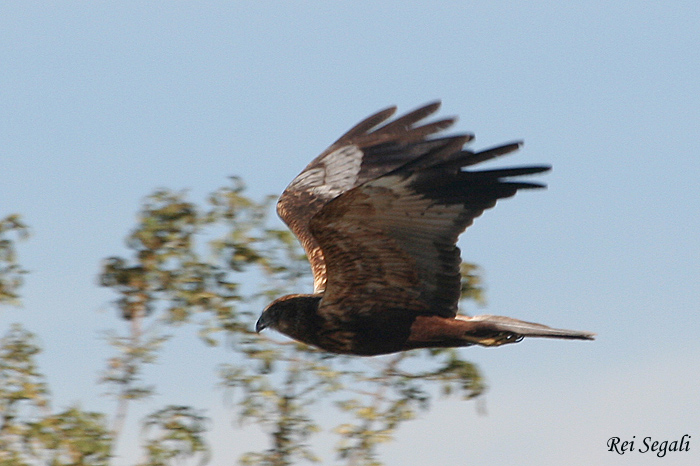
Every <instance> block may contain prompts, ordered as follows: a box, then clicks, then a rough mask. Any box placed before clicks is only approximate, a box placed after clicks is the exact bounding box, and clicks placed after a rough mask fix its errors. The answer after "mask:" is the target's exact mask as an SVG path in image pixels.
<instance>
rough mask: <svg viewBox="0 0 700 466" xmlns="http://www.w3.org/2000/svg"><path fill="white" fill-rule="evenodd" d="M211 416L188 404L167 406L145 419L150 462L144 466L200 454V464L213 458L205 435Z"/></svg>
mask: <svg viewBox="0 0 700 466" xmlns="http://www.w3.org/2000/svg"><path fill="white" fill-rule="evenodd" d="M206 422H207V418H206V417H205V416H203V415H202V414H201V413H200V412H198V411H196V410H194V409H192V408H190V407H188V406H166V407H165V408H163V409H160V410H158V411H156V412H155V413H153V414H151V415H150V416H148V417H147V418H146V420H145V421H144V432H145V434H146V442H145V444H144V448H145V450H146V455H147V458H148V461H147V462H145V463H143V464H142V465H141V466H166V465H168V464H172V463H173V462H181V461H183V460H186V459H189V458H193V457H195V456H197V455H199V456H200V464H206V462H207V461H208V460H209V449H208V448H207V446H206V445H205V443H204V439H203V438H202V434H203V433H204V432H206Z"/></svg>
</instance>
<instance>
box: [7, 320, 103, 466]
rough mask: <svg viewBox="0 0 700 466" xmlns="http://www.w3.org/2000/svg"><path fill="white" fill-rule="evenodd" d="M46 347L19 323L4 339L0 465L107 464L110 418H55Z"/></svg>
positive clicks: (67, 414) (76, 413)
mask: <svg viewBox="0 0 700 466" xmlns="http://www.w3.org/2000/svg"><path fill="white" fill-rule="evenodd" d="M39 352H40V349H39V347H38V346H37V344H36V341H35V337H34V335H33V334H31V333H30V332H28V331H27V330H25V329H23V328H22V327H21V326H19V325H13V327H12V328H11V329H10V331H9V332H8V333H7V334H6V335H5V336H4V337H3V338H2V339H0V465H3V466H10V465H11V466H24V465H30V464H37V462H39V463H41V464H49V465H52V466H60V465H95V466H98V465H100V466H103V465H107V464H108V461H109V457H110V448H111V438H110V436H109V434H108V431H107V428H106V426H105V422H104V415H102V414H99V413H90V412H84V411H82V410H80V409H79V408H76V407H74V408H70V409H68V410H65V411H63V412H61V413H58V414H51V411H50V407H49V399H48V395H49V393H48V389H47V387H46V382H45V381H44V377H43V376H42V374H41V373H39V371H38V368H37V366H36V361H35V357H36V355H37V354H39Z"/></svg>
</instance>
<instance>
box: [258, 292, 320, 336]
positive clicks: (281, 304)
mask: <svg viewBox="0 0 700 466" xmlns="http://www.w3.org/2000/svg"><path fill="white" fill-rule="evenodd" d="M320 301H321V297H320V296H315V295H289V296H283V297H281V298H279V299H276V300H274V301H273V302H271V303H270V304H269V305H268V306H267V307H266V308H265V310H264V311H263V312H262V314H260V318H258V321H257V322H256V324H255V331H256V332H258V333H260V332H261V331H262V330H264V329H266V328H268V327H269V328H272V329H275V330H277V331H278V332H280V333H284V334H285V335H287V336H290V337H292V338H294V339H297V340H301V341H308V340H309V336H308V335H311V333H310V332H311V331H312V330H313V329H312V325H313V324H314V323H315V322H316V321H317V319H318V314H317V312H316V311H317V310H318V304H319V302H320Z"/></svg>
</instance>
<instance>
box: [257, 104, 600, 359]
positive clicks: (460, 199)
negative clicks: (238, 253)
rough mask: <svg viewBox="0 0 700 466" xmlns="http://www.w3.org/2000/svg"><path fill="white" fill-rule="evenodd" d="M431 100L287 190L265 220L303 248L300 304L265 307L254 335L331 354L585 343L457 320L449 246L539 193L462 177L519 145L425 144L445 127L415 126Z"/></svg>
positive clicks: (385, 115)
mask: <svg viewBox="0 0 700 466" xmlns="http://www.w3.org/2000/svg"><path fill="white" fill-rule="evenodd" d="M439 106H440V103H439V102H434V103H431V104H429V105H425V106H423V107H421V108H418V109H416V110H414V111H412V112H410V113H408V114H406V115H403V116H401V117H399V118H396V119H394V120H393V121H388V120H389V119H390V118H391V116H392V115H393V114H394V112H395V111H396V108H395V107H390V108H387V109H385V110H382V111H380V112H378V113H376V114H374V115H372V116H370V117H368V118H366V119H364V120H363V121H361V122H360V123H358V124H357V125H355V126H354V127H353V128H352V129H350V130H349V131H348V132H347V133H345V134H344V135H343V136H341V137H340V139H338V140H337V141H336V142H335V143H333V144H332V145H331V146H330V147H329V148H328V149H326V150H325V151H324V152H323V153H322V154H321V155H319V156H318V157H317V158H315V159H314V160H313V161H312V162H311V163H310V164H309V165H308V166H307V167H306V168H305V169H304V170H303V171H302V172H301V173H300V174H299V176H297V177H296V178H294V180H293V181H292V182H291V184H290V185H289V186H288V187H287V189H286V190H285V191H284V193H283V194H282V196H281V197H280V199H279V201H278V203H277V213H278V214H279V216H280V217H281V218H282V220H284V222H285V223H286V224H287V225H288V226H289V228H290V229H291V230H292V231H293V232H294V234H295V235H296V236H297V238H298V239H299V241H300V242H301V244H302V245H303V247H304V250H305V251H306V254H307V256H308V258H309V261H310V263H311V268H312V271H313V276H314V292H313V293H312V294H292V295H288V296H284V297H281V298H279V299H277V300H275V301H274V302H272V303H271V304H270V305H269V306H267V308H266V309H265V310H264V311H263V313H262V315H261V316H260V318H259V319H258V321H257V324H256V331H257V332H260V331H261V330H263V329H264V328H266V327H270V328H273V329H275V330H277V331H279V332H281V333H283V334H285V335H287V336H289V337H291V338H293V339H295V340H298V341H301V342H303V343H306V344H308V345H312V346H315V347H317V348H321V349H323V350H325V351H328V352H332V353H341V354H352V355H361V356H372V355H379V354H387V353H395V352H399V351H406V350H411V349H414V348H443V347H461V346H470V345H482V346H500V345H503V344H507V343H515V342H518V341H520V340H522V339H523V337H545V338H565V339H579V340H591V339H593V335H594V334H592V333H588V332H580V331H573V330H562V329H555V328H550V327H548V326H546V325H541V324H535V323H531V322H524V321H520V320H516V319H512V318H510V317H502V316H493V315H480V316H475V317H468V316H465V315H460V314H457V310H458V309H457V305H458V301H459V299H460V290H461V276H460V262H461V258H460V251H459V248H458V247H457V245H456V243H457V238H458V236H459V235H460V234H461V233H462V232H463V231H464V230H465V229H466V228H467V227H468V226H469V225H471V224H472V222H473V220H474V219H475V218H476V217H478V216H479V215H481V213H482V212H483V211H484V210H486V209H489V208H491V207H493V206H494V205H495V204H496V201H498V200H499V199H503V198H506V197H511V196H513V195H514V194H515V193H516V192H517V191H518V190H520V189H532V188H542V187H544V185H542V184H539V183H533V182H527V181H522V180H521V179H520V178H515V179H513V178H514V177H520V176H522V175H531V174H535V173H541V172H545V171H547V170H549V168H550V167H549V166H544V165H537V166H525V167H513V168H500V169H491V170H466V169H465V167H469V166H471V165H475V164H477V163H480V162H484V161H486V160H490V159H493V158H495V157H499V156H501V155H504V154H508V153H510V152H513V151H515V150H516V149H517V148H518V147H519V146H520V143H519V142H514V143H510V144H505V145H502V146H499V147H495V148H491V149H488V150H483V151H480V152H471V151H469V150H466V149H464V148H463V146H464V144H465V143H467V142H468V141H470V140H471V139H472V138H473V136H472V135H467V134H462V135H455V136H443V137H434V135H435V134H436V133H438V132H440V131H442V130H444V129H445V128H447V127H449V126H451V125H452V124H453V123H454V118H446V119H440V120H437V121H433V122H428V123H424V122H423V120H424V119H425V118H426V117H428V116H429V115H431V114H433V113H434V112H435V111H437V109H438V108H439Z"/></svg>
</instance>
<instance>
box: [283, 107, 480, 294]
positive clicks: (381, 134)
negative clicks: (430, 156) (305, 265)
mask: <svg viewBox="0 0 700 466" xmlns="http://www.w3.org/2000/svg"><path fill="white" fill-rule="evenodd" d="M439 107H440V103H439V102H434V103H431V104H428V105H425V106H423V107H421V108H418V109H416V110H414V111H412V112H410V113H407V114H406V115H404V116H402V117H400V118H397V119H396V120H393V121H391V122H388V123H385V122H386V120H388V119H389V118H390V117H391V116H392V115H393V114H394V112H395V111H396V107H390V108H387V109H385V110H382V111H380V112H378V113H375V114H374V115H372V116H370V117H368V118H366V119H364V120H363V121H361V122H360V123H358V124H357V125H355V126H354V127H353V128H352V129H350V130H349V131H348V132H347V133H345V134H344V135H343V136H341V137H340V138H339V139H338V140H337V141H336V142H334V143H333V144H332V145H331V146H330V147H329V148H328V149H326V150H325V151H324V152H323V153H322V154H321V155H319V156H318V157H316V158H315V159H314V160H313V161H312V162H311V163H310V164H309V165H308V166H307V167H306V168H305V169H304V170H303V171H302V172H301V173H300V174H299V175H298V176H297V177H296V178H295V179H294V180H293V181H292V182H291V183H290V185H289V186H288V187H287V189H285V191H284V193H282V196H281V197H280V199H279V201H278V203H277V212H278V214H279V216H280V217H281V218H282V220H284V222H285V223H286V224H287V225H288V226H289V228H290V229H291V230H292V231H293V232H294V234H295V235H296V236H297V238H299V241H300V242H301V244H302V246H303V247H304V250H305V251H306V254H307V256H308V258H309V261H310V262H311V268H312V270H313V274H314V291H315V292H317V293H318V292H321V291H323V290H324V288H325V283H326V265H325V261H324V258H323V253H322V252H321V249H320V248H319V246H318V243H317V241H316V239H315V238H314V237H313V235H312V234H311V232H310V230H309V222H310V221H311V218H312V217H313V216H314V215H316V214H317V213H318V212H319V211H320V210H321V209H322V208H323V207H324V206H325V205H326V204H327V203H328V202H330V201H332V200H333V199H335V198H336V197H338V196H340V195H341V194H343V193H345V192H347V191H349V190H351V189H353V188H355V187H357V186H360V185H361V184H363V183H365V182H367V181H369V180H373V179H376V178H378V177H380V176H382V175H385V174H387V173H389V172H391V171H393V170H395V169H397V168H399V167H401V166H403V165H405V164H406V163H409V162H411V161H413V160H416V159H419V158H421V157H422V156H424V155H425V154H427V153H429V152H430V151H432V150H434V148H435V147H439V146H443V145H445V144H447V142H448V141H450V140H451V139H450V138H447V139H445V138H440V139H432V140H426V138H427V137H428V136H430V135H431V134H434V133H437V132H439V131H441V130H443V129H445V128H447V127H449V126H450V125H452V124H453V123H454V119H452V118H446V119H441V120H438V121H434V122H431V123H426V124H422V125H420V124H419V122H420V121H421V120H423V119H425V118H426V117H427V116H429V115H431V114H433V113H435V111H437V109H438V108H439ZM382 123H385V124H383V125H381V124H382ZM379 125H381V126H379ZM470 138H471V137H470V136H462V137H461V140H462V141H466V140H468V139H470Z"/></svg>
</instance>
